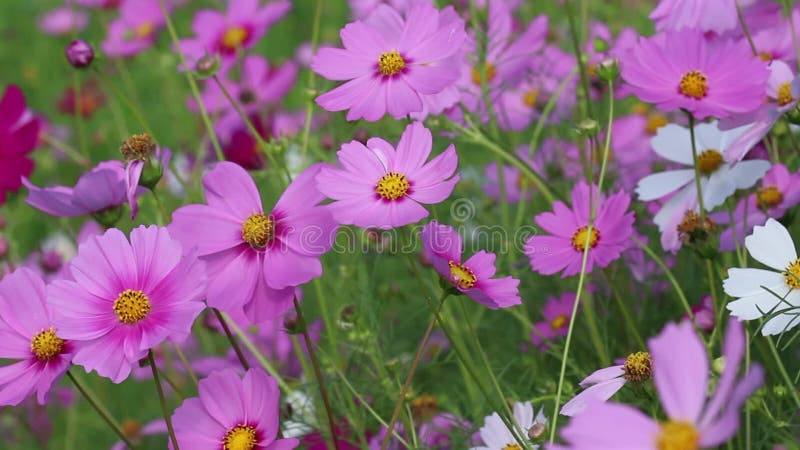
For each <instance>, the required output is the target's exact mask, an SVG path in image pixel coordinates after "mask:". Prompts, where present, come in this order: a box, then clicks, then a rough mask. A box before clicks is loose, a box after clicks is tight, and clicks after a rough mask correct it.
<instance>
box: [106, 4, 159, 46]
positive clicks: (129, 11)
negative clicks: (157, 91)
mask: <svg viewBox="0 0 800 450" xmlns="http://www.w3.org/2000/svg"><path fill="white" fill-rule="evenodd" d="M158 2H159V0H124V1H123V2H122V4H121V5H120V7H119V18H117V19H115V20H114V21H112V22H111V23H110V24H109V25H108V36H107V37H106V39H105V40H104V41H103V44H102V49H103V53H105V54H106V55H108V56H133V55H135V54H137V53H139V52H141V51H143V50H145V49H147V48H149V47H150V46H152V45H153V44H154V43H155V41H156V37H158V32H159V31H160V30H161V28H163V27H164V14H163V13H162V12H161V7H160V6H159V4H158Z"/></svg>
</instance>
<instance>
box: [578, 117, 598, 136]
mask: <svg viewBox="0 0 800 450" xmlns="http://www.w3.org/2000/svg"><path fill="white" fill-rule="evenodd" d="M599 130H600V125H599V124H598V123H597V121H596V120H594V119H583V120H581V121H580V122H579V123H578V125H577V126H576V127H575V132H576V133H578V135H579V136H582V137H592V136H595V135H597V132H598V131H599Z"/></svg>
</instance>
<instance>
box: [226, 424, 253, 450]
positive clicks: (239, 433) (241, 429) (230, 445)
mask: <svg viewBox="0 0 800 450" xmlns="http://www.w3.org/2000/svg"><path fill="white" fill-rule="evenodd" d="M222 442H223V446H222V448H223V450H253V449H254V448H255V447H256V445H257V444H258V440H257V439H256V429H255V428H254V427H252V426H250V425H237V426H235V427H233V428H231V429H230V430H228V432H227V433H225V438H224V439H223V441H222Z"/></svg>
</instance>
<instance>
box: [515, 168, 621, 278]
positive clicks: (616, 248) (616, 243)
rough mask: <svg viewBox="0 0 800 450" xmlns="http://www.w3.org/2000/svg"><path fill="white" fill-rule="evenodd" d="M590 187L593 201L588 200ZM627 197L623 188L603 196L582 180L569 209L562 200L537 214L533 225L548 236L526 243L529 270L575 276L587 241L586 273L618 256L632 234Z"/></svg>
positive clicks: (535, 237)
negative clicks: (592, 216)
mask: <svg viewBox="0 0 800 450" xmlns="http://www.w3.org/2000/svg"><path fill="white" fill-rule="evenodd" d="M590 189H591V193H592V197H593V200H594V201H593V202H591V201H590V200H591V199H590ZM590 203H593V204H594V205H595V208H596V211H597V216H596V217H595V221H594V227H592V232H591V234H589V204H590ZM630 203H631V198H630V196H629V195H628V194H627V193H625V192H624V191H619V192H617V193H616V194H613V195H612V196H610V197H608V198H607V199H606V197H605V195H603V194H601V193H598V192H597V186H594V185H592V187H591V188H590V187H589V185H587V184H586V182H584V181H583V180H581V181H580V182H578V184H576V185H575V187H574V188H573V189H572V209H569V208H567V206H566V205H565V204H564V203H563V202H561V201H556V202H554V203H553V212H548V213H542V214H539V215H537V216H536V218H535V221H536V224H537V225H539V226H540V227H542V229H543V230H544V231H546V232H547V233H550V235H549V236H548V235H536V236H531V237H530V238H529V239H528V241H527V242H526V243H525V254H526V255H528V258H530V263H531V269H533V271H534V272H539V273H541V274H542V275H552V274H554V273H556V272H558V271H560V270H563V272H562V274H561V276H562V277H568V276H570V275H575V274H576V273H578V272H580V270H581V263H582V261H583V252H584V249H585V248H586V247H585V246H586V244H587V243H588V244H589V255H588V258H587V261H586V273H591V272H592V270H593V269H594V268H595V266H597V267H600V268H603V267H606V266H608V265H609V264H611V262H612V261H614V260H615V259H617V258H619V256H620V254H622V251H623V250H625V249H626V248H627V247H628V241H629V239H630V236H631V234H632V233H633V212H632V211H631V212H629V211H628V206H629V205H630Z"/></svg>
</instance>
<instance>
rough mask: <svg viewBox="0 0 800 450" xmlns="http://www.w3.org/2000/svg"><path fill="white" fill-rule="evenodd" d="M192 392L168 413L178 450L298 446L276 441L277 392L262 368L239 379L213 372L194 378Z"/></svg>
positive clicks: (229, 372)
mask: <svg viewBox="0 0 800 450" xmlns="http://www.w3.org/2000/svg"><path fill="white" fill-rule="evenodd" d="M198 391H199V392H198V396H197V397H192V398H189V399H186V400H184V402H183V404H182V405H181V406H179V407H178V409H176V410H175V413H174V414H173V415H172V422H173V424H174V425H175V437H176V438H177V440H178V445H180V446H181V448H187V449H188V448H190V449H192V450H220V449H223V448H224V449H230V450H245V449H248V450H249V449H256V448H258V449H264V450H291V449H293V448H295V447H297V445H298V444H299V441H298V440H297V439H293V438H292V439H278V438H277V436H278V430H279V424H278V417H279V416H280V410H279V407H280V391H279V390H278V383H277V381H275V379H274V378H272V377H271V376H269V375H267V374H266V373H265V372H264V371H263V370H261V369H250V370H248V371H247V373H245V375H244V378H240V377H239V375H237V374H236V372H234V371H233V370H225V371H219V372H215V373H213V374H211V375H209V376H208V377H207V378H204V379H202V380H200V384H199V386H198ZM170 448H172V445H171V444H170Z"/></svg>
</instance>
